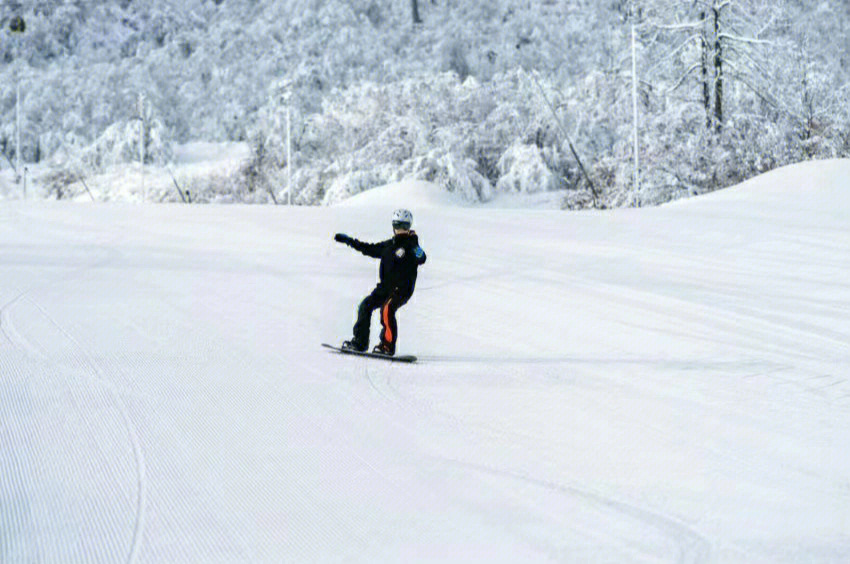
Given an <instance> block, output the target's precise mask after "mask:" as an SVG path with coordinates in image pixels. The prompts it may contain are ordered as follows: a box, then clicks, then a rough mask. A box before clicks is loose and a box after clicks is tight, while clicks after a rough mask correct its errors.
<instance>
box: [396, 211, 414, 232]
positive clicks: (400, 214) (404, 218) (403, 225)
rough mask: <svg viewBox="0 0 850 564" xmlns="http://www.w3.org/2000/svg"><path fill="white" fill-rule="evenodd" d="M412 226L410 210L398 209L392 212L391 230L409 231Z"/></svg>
mask: <svg viewBox="0 0 850 564" xmlns="http://www.w3.org/2000/svg"><path fill="white" fill-rule="evenodd" d="M411 225H413V214H412V213H410V210H406V209H400V210H396V211H394V212H393V229H410V226H411Z"/></svg>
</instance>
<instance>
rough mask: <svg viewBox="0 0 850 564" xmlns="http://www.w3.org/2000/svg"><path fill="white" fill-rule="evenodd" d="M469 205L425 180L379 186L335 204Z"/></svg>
mask: <svg viewBox="0 0 850 564" xmlns="http://www.w3.org/2000/svg"><path fill="white" fill-rule="evenodd" d="M467 205H468V204H467V203H466V202H465V201H464V200H463V199H461V197H460V196H458V195H457V194H453V193H451V192H449V191H447V190H445V189H443V188H441V187H440V186H438V185H436V184H433V183H431V182H425V181H423V180H403V181H401V182H396V183H393V184H387V185H385V186H379V187H378V188H372V189H371V190H366V191H365V192H361V193H360V194H357V195H355V196H352V197H350V198H346V199H345V200H342V201H340V202H339V203H336V204H334V206H338V207H368V208H417V209H421V208H437V207H459V206H467Z"/></svg>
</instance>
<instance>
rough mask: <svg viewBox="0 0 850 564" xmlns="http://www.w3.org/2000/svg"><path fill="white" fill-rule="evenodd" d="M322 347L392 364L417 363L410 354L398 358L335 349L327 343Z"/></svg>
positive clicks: (397, 356)
mask: <svg viewBox="0 0 850 564" xmlns="http://www.w3.org/2000/svg"><path fill="white" fill-rule="evenodd" d="M322 346H323V347H325V348H326V349H330V350H332V351H335V352H338V353H339V354H350V355H353V356H366V357H369V358H380V359H381V360H389V361H390V362H408V363H410V362H416V357H415V356H413V355H410V354H403V355H396V356H387V355H385V354H375V353H370V352H358V351H352V350H348V349H343V348H340V347H335V346H333V345H329V344H327V343H322Z"/></svg>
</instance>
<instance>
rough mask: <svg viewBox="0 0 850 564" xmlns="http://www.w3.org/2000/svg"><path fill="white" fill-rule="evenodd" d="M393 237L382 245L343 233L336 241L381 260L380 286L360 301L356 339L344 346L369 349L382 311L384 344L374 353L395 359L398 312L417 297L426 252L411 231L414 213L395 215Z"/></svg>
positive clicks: (344, 347)
mask: <svg viewBox="0 0 850 564" xmlns="http://www.w3.org/2000/svg"><path fill="white" fill-rule="evenodd" d="M392 224H393V237H392V239H388V240H386V241H382V242H380V243H364V242H363V241H358V240H357V239H354V238H352V237H349V236H348V235H345V234H343V233H337V234H336V235H334V240H336V241H337V242H339V243H343V244H345V245H348V246H349V247H351V248H353V249H355V250H357V251H360V252H361V253H363V254H364V255H366V256H368V257H372V258H378V259H381V266H380V270H379V272H380V275H379V281H378V285H377V286H376V287H375V289H374V290H372V293H371V294H369V295H368V296H366V298H365V299H364V300H363V301H362V302H360V307H359V308H358V310H357V323H355V324H354V337H353V338H352V339H351V340H349V341H345V342H344V343H343V344H342V348H343V349H351V350H356V351H359V352H364V351H365V350H366V349H367V348H368V347H369V326H370V325H371V323H372V312H373V311H374V310H376V309H378V308H380V309H381V326H382V327H383V330H382V331H381V343H380V344H379V345H377V346H376V347H375V349H374V350H373V351H372V352H373V353H376V354H385V355H389V356H392V355H394V354H395V345H396V341H397V340H398V327H397V325H396V319H395V313H396V311H398V308H400V307H401V306H403V305H404V304H406V303H407V301H408V300H409V299H410V296H412V295H413V288H414V286H415V285H416V271H417V269H418V268H419V265H420V264H425V259H426V256H425V251H423V250H422V247H420V246H419V238H418V237H417V235H416V232H415V231H413V230H411V228H410V227H411V225H412V224H413V214H411V213H410V211H408V210H405V209H399V210H396V211H395V212H393V218H392Z"/></svg>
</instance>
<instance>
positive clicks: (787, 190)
mask: <svg viewBox="0 0 850 564" xmlns="http://www.w3.org/2000/svg"><path fill="white" fill-rule="evenodd" d="M848 179H850V159H832V160H823V161H807V162H802V163H798V164H793V165H788V166H785V167H781V168H777V169H775V170H772V171H770V172H766V173H764V174H761V175H759V176H756V177H754V178H750V179H749V180H746V181H744V182H742V183H741V184H738V185H736V186H732V187H730V188H725V189H723V190H717V191H716V192H711V193H709V194H704V195H702V196H698V197H695V198H685V199H682V200H676V201H673V202H670V203H668V204H666V205H665V207H674V206H675V207H689V206H705V205H713V204H717V205H730V204H746V205H749V206H751V207H757V206H762V205H771V206H772V207H777V206H782V207H796V208H800V207H802V208H807V209H808V208H812V207H816V208H825V207H829V208H831V209H837V208H841V209H848V208H850V182H848Z"/></svg>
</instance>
